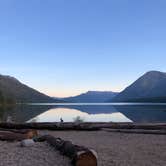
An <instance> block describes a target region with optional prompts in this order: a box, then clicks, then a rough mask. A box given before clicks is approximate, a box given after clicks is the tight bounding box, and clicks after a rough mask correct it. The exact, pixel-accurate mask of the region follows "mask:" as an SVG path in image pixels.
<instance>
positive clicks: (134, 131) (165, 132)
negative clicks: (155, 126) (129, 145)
mask: <svg viewBox="0 0 166 166" xmlns="http://www.w3.org/2000/svg"><path fill="white" fill-rule="evenodd" d="M102 130H103V131H107V132H117V133H131V134H155V135H166V130H143V129H108V128H103V129H102Z"/></svg>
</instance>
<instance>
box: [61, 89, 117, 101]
mask: <svg viewBox="0 0 166 166" xmlns="http://www.w3.org/2000/svg"><path fill="white" fill-rule="evenodd" d="M117 94H118V93H116V92H111V91H88V92H86V93H82V94H80V95H78V96H74V97H67V98H63V100H64V101H66V102H72V103H102V102H106V101H108V100H109V99H111V98H113V97H115V96H116V95H117Z"/></svg>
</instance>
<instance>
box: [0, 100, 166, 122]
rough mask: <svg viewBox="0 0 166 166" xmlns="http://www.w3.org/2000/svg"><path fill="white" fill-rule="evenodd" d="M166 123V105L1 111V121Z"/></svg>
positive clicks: (78, 105) (33, 107)
mask: <svg viewBox="0 0 166 166" xmlns="http://www.w3.org/2000/svg"><path fill="white" fill-rule="evenodd" d="M60 118H62V119H63V121H64V122H73V121H76V120H78V119H79V120H80V119H81V121H84V122H138V123H145V122H153V123H158V122H166V104H147V103H132V104H131V103H118V104H117V103H64V104H63V103H55V104H49V103H34V104H27V105H17V106H16V107H12V108H0V121H1V122H18V123H28V122H59V121H60Z"/></svg>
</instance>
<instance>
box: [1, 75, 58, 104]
mask: <svg viewBox="0 0 166 166" xmlns="http://www.w3.org/2000/svg"><path fill="white" fill-rule="evenodd" d="M0 92H1V94H2V95H3V97H4V98H9V97H10V98H11V99H13V100H15V101H16V102H58V100H56V99H53V98H51V97H49V96H47V95H45V94H43V93H40V92H38V91H37V90H35V89H33V88H30V87H28V86H27V85H25V84H22V83H21V82H20V81H18V80H17V79H16V78H14V77H11V76H5V75H0Z"/></svg>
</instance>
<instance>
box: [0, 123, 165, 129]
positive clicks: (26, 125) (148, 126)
mask: <svg viewBox="0 0 166 166" xmlns="http://www.w3.org/2000/svg"><path fill="white" fill-rule="evenodd" d="M0 128H6V129H39V130H46V129H47V130H86V131H95V130H101V129H102V128H109V129H143V130H166V123H145V124H139V123H138V124H137V123H112V122H110V123H70V122H69V123H49V122H48V123H20V124H19V123H0Z"/></svg>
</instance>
